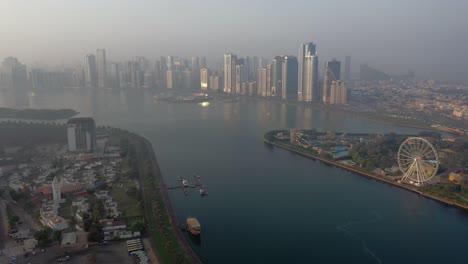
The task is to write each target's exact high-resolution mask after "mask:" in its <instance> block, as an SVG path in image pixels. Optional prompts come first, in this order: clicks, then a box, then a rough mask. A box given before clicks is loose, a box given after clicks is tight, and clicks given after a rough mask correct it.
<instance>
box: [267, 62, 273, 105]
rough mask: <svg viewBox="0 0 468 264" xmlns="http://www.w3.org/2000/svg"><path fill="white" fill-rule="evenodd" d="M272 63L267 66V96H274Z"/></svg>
mask: <svg viewBox="0 0 468 264" xmlns="http://www.w3.org/2000/svg"><path fill="white" fill-rule="evenodd" d="M271 68H272V67H271V63H270V64H268V65H267V66H266V96H267V97H270V96H272V93H271V82H272V77H271V75H272V71H271Z"/></svg>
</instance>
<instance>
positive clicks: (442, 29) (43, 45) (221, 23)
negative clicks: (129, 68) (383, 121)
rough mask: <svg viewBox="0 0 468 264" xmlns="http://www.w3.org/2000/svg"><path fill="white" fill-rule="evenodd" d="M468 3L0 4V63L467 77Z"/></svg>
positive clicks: (33, 0) (3, 0)
mask: <svg viewBox="0 0 468 264" xmlns="http://www.w3.org/2000/svg"><path fill="white" fill-rule="evenodd" d="M467 11H468V1H467V0H289V1H285V0H262V1H260V0H235V1H224V0H203V1H201V0H200V1H199V0H185V1H182V0H159V1H157V0H151V1H150V0H148V1H137V0H129V1H119V0H74V1H72V0H29V1H27V0H0V58H3V57H6V56H9V55H13V56H16V57H18V58H19V59H20V60H21V61H23V62H25V63H35V62H46V63H55V64H59V63H61V62H62V61H65V63H68V62H73V61H82V58H83V56H84V54H86V53H90V52H93V53H94V52H95V50H96V48H105V49H106V51H107V54H108V57H109V59H110V60H123V59H128V58H131V57H133V56H147V57H148V58H150V59H153V58H155V56H159V55H176V56H177V55H178V56H188V57H190V56H207V58H208V59H209V61H213V60H214V59H219V60H221V59H222V55H223V53H227V52H232V53H236V54H238V55H239V56H245V55H251V56H252V55H259V56H264V57H268V58H271V57H272V56H274V55H281V54H291V55H296V56H297V53H298V47H299V44H300V43H302V42H308V41H312V42H315V43H317V49H318V51H319V60H320V63H321V64H323V63H324V61H325V60H327V59H331V58H333V57H336V58H338V59H340V60H344V56H345V55H351V56H352V59H353V71H358V67H359V64H360V63H363V62H367V63H368V64H369V65H371V66H374V67H376V68H379V69H382V70H385V71H389V72H392V73H402V72H406V71H407V70H408V69H413V70H415V71H416V74H418V75H419V76H420V77H425V78H430V77H432V78H451V79H465V80H466V79H468V52H467V49H468V15H466V12H467Z"/></svg>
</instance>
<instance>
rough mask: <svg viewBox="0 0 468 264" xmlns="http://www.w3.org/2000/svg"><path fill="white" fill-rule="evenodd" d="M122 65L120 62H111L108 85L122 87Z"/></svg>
mask: <svg viewBox="0 0 468 264" xmlns="http://www.w3.org/2000/svg"><path fill="white" fill-rule="evenodd" d="M119 74H120V65H119V64H118V63H111V64H110V67H109V77H108V87H109V88H120V76H119Z"/></svg>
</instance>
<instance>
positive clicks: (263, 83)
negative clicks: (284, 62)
mask: <svg viewBox="0 0 468 264" xmlns="http://www.w3.org/2000/svg"><path fill="white" fill-rule="evenodd" d="M257 72H258V73H257V95H258V96H262V97H266V96H267V68H265V67H261V68H258V70H257Z"/></svg>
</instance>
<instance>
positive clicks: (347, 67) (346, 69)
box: [344, 56, 351, 81]
mask: <svg viewBox="0 0 468 264" xmlns="http://www.w3.org/2000/svg"><path fill="white" fill-rule="evenodd" d="M344 80H345V81H349V80H351V56H346V57H345V63H344Z"/></svg>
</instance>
